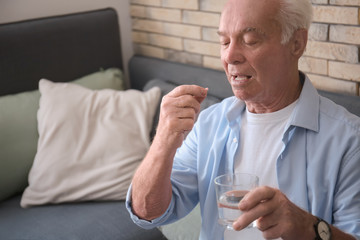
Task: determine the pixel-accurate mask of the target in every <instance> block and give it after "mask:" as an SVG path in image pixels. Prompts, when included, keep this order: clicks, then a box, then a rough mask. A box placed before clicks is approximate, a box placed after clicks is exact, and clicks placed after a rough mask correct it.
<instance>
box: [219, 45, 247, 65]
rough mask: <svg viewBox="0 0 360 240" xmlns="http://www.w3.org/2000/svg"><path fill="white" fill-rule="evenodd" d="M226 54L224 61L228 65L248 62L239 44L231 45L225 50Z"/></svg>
mask: <svg viewBox="0 0 360 240" xmlns="http://www.w3.org/2000/svg"><path fill="white" fill-rule="evenodd" d="M224 54H225V57H224V59H225V61H226V62H227V63H228V64H232V65H235V64H240V63H244V62H245V60H246V58H245V56H244V52H243V50H242V48H241V46H239V44H237V43H235V42H231V43H230V45H229V46H228V48H227V49H226V50H225V52H224Z"/></svg>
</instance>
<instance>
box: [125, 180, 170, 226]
mask: <svg viewBox="0 0 360 240" xmlns="http://www.w3.org/2000/svg"><path fill="white" fill-rule="evenodd" d="M131 191H132V185H130V187H129V189H128V192H127V195H126V202H125V205H126V209H127V211H128V212H129V214H130V217H131V219H132V220H133V222H134V223H135V224H136V225H138V226H139V227H142V228H144V229H151V228H155V227H159V226H161V225H163V224H165V222H166V221H167V220H168V218H169V216H170V215H171V212H172V210H173V208H174V205H175V203H174V199H173V198H171V201H170V204H169V207H168V208H167V210H166V211H165V213H164V214H163V215H161V216H160V217H158V218H155V219H153V220H151V221H148V220H144V219H141V218H139V217H138V216H136V214H135V213H134V212H133V210H132V204H131Z"/></svg>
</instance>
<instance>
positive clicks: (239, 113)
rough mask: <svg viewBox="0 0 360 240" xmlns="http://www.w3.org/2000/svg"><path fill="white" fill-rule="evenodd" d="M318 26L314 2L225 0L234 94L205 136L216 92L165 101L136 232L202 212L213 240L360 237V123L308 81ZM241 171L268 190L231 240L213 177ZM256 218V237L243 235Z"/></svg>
mask: <svg viewBox="0 0 360 240" xmlns="http://www.w3.org/2000/svg"><path fill="white" fill-rule="evenodd" d="M310 22H311V4H310V2H309V1H308V0H229V1H228V2H227V4H226V6H225V8H224V10H223V13H222V15H221V21H220V26H219V31H218V33H219V36H220V43H221V60H222V62H223V66H224V69H225V72H226V74H227V77H228V80H229V83H230V84H231V87H232V89H233V92H234V95H235V96H233V97H230V98H227V99H225V100H224V101H222V102H221V103H219V104H216V105H213V106H211V107H210V108H208V109H206V110H205V111H203V112H201V114H200V116H199V118H198V120H197V122H196V123H195V126H194V122H195V116H196V114H197V112H198V111H199V106H200V103H201V102H202V101H203V99H204V98H205V97H206V95H207V89H204V88H202V87H199V86H179V87H178V88H176V89H174V90H173V91H172V92H170V93H169V94H168V95H167V96H165V97H164V98H163V101H162V105H161V113H160V120H159V125H158V129H157V133H156V136H155V138H154V141H153V143H152V145H151V147H150V149H149V152H148V154H147V156H146V157H145V159H144V160H143V162H142V164H141V165H140V167H139V168H138V170H137V172H136V173H135V175H134V179H133V182H132V186H131V187H130V189H129V192H128V197H127V207H128V209H129V211H130V212H131V214H132V218H133V220H134V221H135V222H136V223H137V224H139V225H140V226H142V227H144V228H149V227H154V226H158V225H162V224H166V223H170V222H173V221H175V220H177V219H179V218H181V217H183V216H185V215H186V214H187V213H189V212H190V211H191V209H192V208H193V207H194V206H195V205H196V204H197V203H198V202H200V206H201V215H202V228H201V233H200V239H204V240H205V239H207V240H210V239H224V238H225V239H262V238H265V239H275V238H281V239H289V240H296V239H320V240H324V239H333V240H337V239H342V240H346V239H354V237H356V238H357V239H360V187H359V186H360V177H359V176H360V170H359V169H360V168H359V166H360V120H359V118H357V117H355V116H354V115H352V114H350V113H348V112H347V111H346V110H345V109H343V108H342V107H340V106H338V105H336V104H334V103H333V102H331V101H329V100H328V99H326V98H323V97H321V96H319V95H318V93H317V91H316V90H315V88H314V87H313V86H312V84H311V82H310V80H309V79H308V78H307V77H306V76H305V75H304V74H303V73H301V72H299V70H298V60H299V58H300V57H301V55H302V54H303V52H304V49H305V47H306V43H307V33H308V28H309V25H310ZM189 130H191V132H190V133H189V135H188V136H187V137H186V139H185V132H187V131H189ZM184 139H185V140H184ZM233 172H248V173H252V174H256V175H258V176H259V177H260V187H258V188H256V189H254V190H252V191H250V192H249V193H248V194H247V195H246V196H245V198H244V199H243V200H242V201H241V202H240V204H239V206H238V207H239V209H240V210H242V211H243V212H244V214H243V215H241V216H240V217H239V218H238V219H237V220H236V221H235V222H234V224H233V228H234V229H235V230H237V231H239V232H237V231H231V232H229V231H226V232H225V234H224V228H223V227H221V226H220V225H219V224H218V222H217V218H218V217H217V204H216V196H215V188H214V178H215V177H216V176H218V175H221V174H224V173H233ZM255 220H256V223H257V229H256V228H255V230H256V231H253V232H251V231H250V232H249V231H248V230H242V229H244V228H246V226H248V225H249V224H250V223H251V222H253V221H255ZM240 230H241V231H240ZM245 232H246V234H247V235H246V237H245V235H241V234H242V233H245ZM259 235H260V237H259ZM242 236H243V237H242Z"/></svg>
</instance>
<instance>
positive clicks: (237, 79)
mask: <svg viewBox="0 0 360 240" xmlns="http://www.w3.org/2000/svg"><path fill="white" fill-rule="evenodd" d="M251 78H252V76H251V75H231V82H232V84H242V83H246V82H247V81H249V80H250V79H251Z"/></svg>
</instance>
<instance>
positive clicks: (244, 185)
mask: <svg viewBox="0 0 360 240" xmlns="http://www.w3.org/2000/svg"><path fill="white" fill-rule="evenodd" d="M214 181H215V190H216V200H217V205H218V212H219V223H220V224H221V225H224V226H226V227H227V228H228V229H231V230H233V228H232V224H233V223H234V222H235V221H236V220H237V219H238V218H239V217H240V215H241V214H242V212H241V211H240V210H239V208H238V206H239V202H240V201H241V199H243V197H244V196H245V194H247V193H248V192H249V191H250V190H252V189H254V188H256V187H257V186H259V177H258V176H256V175H253V174H248V173H235V174H225V175H221V176H218V177H216V178H215V180H214ZM251 227H255V222H253V223H252V224H250V225H249V226H248V228H251Z"/></svg>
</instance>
